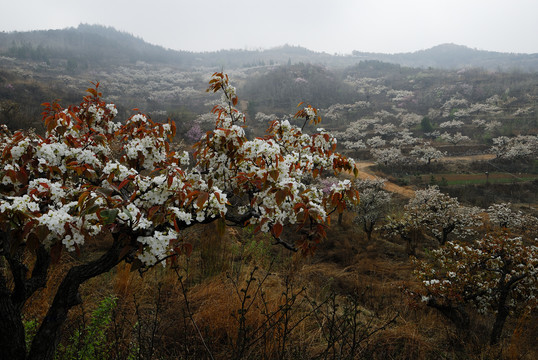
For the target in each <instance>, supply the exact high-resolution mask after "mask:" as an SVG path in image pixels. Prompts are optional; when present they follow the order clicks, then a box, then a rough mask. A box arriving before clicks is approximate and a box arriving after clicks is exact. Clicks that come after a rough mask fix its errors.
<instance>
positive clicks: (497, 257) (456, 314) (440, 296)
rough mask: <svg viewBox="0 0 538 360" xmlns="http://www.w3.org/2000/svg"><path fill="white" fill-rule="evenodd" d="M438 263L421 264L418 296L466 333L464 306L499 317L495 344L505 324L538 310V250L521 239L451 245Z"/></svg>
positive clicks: (437, 253)
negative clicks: (516, 317)
mask: <svg viewBox="0 0 538 360" xmlns="http://www.w3.org/2000/svg"><path fill="white" fill-rule="evenodd" d="M432 255H433V259H432V260H428V261H416V263H415V265H416V270H415V274H416V276H417V277H418V279H419V280H420V281H421V283H422V290H421V291H420V292H418V293H415V295H418V297H419V298H421V299H422V301H423V302H425V303H426V304H427V305H428V306H431V307H434V308H436V309H438V310H439V311H441V313H442V314H443V315H445V316H446V317H447V318H449V319H450V320H452V321H453V322H454V323H455V324H456V325H458V326H459V327H461V328H467V327H468V326H469V322H470V318H469V315H468V314H467V311H466V310H465V307H464V305H465V304H472V305H473V306H474V307H476V309H477V310H478V311H479V312H480V313H492V314H493V315H494V317H495V321H494V323H493V327H492V329H491V333H490V343H491V344H496V343H498V342H499V341H500V339H501V335H502V330H503V327H504V324H505V322H506V319H507V318H508V316H510V315H514V314H515V313H516V312H517V311H521V310H527V311H529V310H532V309H534V308H536V305H537V304H538V302H537V300H536V296H537V295H538V293H537V292H538V247H536V246H535V245H525V244H524V243H523V242H522V240H521V238H519V237H514V238H513V237H509V236H508V235H506V234H502V233H501V234H490V235H486V236H484V237H483V238H482V239H480V240H477V241H474V242H471V243H461V242H451V241H449V242H447V243H446V245H445V246H443V247H442V248H440V249H439V250H434V251H433V252H432Z"/></svg>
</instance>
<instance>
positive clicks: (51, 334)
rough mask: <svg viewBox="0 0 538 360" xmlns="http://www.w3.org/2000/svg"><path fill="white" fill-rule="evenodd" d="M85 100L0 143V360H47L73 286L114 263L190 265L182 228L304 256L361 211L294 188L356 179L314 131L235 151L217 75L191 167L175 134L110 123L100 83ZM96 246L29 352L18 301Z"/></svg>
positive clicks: (282, 129)
mask: <svg viewBox="0 0 538 360" xmlns="http://www.w3.org/2000/svg"><path fill="white" fill-rule="evenodd" d="M88 91H89V95H88V96H86V97H85V98H84V99H83V101H82V103H80V104H79V105H76V106H69V107H68V108H63V107H61V106H60V105H59V104H57V103H52V104H50V103H47V104H44V105H45V109H44V112H43V119H44V122H45V127H46V129H47V132H46V135H45V137H40V136H37V135H34V134H32V133H29V132H16V133H14V134H11V133H10V132H9V131H8V130H7V129H3V131H2V132H0V137H1V141H0V144H1V145H0V146H1V148H0V150H1V152H2V158H1V165H0V183H1V185H0V260H5V262H6V264H7V265H8V268H7V270H6V271H9V276H8V277H6V275H5V274H4V272H2V273H0V323H1V324H2V326H1V327H0V358H2V359H4V358H5V359H37V358H39V359H52V358H53V356H54V351H55V348H56V346H57V344H58V342H59V340H60V336H61V329H62V325H63V323H64V321H65V320H66V318H67V314H68V311H69V309H71V308H72V307H73V306H75V305H77V304H79V303H81V301H82V300H81V298H80V295H79V293H78V289H79V287H80V285H81V284H82V283H84V282H85V281H86V280H88V279H90V278H93V277H96V276H98V275H100V274H102V273H104V272H107V271H109V270H110V269H112V268H113V267H114V266H116V265H117V264H118V263H120V262H122V261H124V260H125V261H128V262H131V263H132V264H133V267H135V268H136V267H138V268H140V267H150V266H153V265H155V264H158V263H163V264H164V261H165V260H170V261H174V260H175V258H176V257H177V254H179V253H186V254H189V253H190V251H191V246H190V245H189V244H186V243H184V242H182V240H181V236H180V234H181V231H182V230H184V229H186V228H187V227H190V226H193V225H194V224H207V223H210V222H213V221H217V222H218V223H219V224H220V225H221V226H219V229H221V230H224V228H225V226H226V224H236V225H240V226H244V225H246V224H253V225H254V226H256V228H257V230H258V231H264V232H268V233H270V234H272V236H273V237H274V239H275V243H276V244H282V245H284V246H285V247H287V248H289V249H292V250H298V249H300V250H302V251H303V252H305V253H308V252H310V251H312V250H313V249H314V248H315V246H316V243H317V242H319V241H320V240H321V239H322V238H323V236H324V234H325V227H326V224H328V222H329V215H330V214H331V213H332V212H334V211H339V212H341V211H343V210H344V208H345V206H346V201H348V202H349V201H353V200H357V199H358V193H357V191H356V190H354V188H353V187H352V183H351V182H350V181H349V180H347V181H341V182H338V183H335V184H334V185H333V186H332V187H331V189H330V191H329V192H328V193H323V191H321V190H319V189H317V188H315V187H314V186H307V185H305V183H304V182H303V181H302V180H303V179H304V178H305V177H307V176H313V177H317V176H320V175H321V174H322V173H323V172H324V171H325V170H329V171H331V172H332V173H339V172H341V171H345V172H349V171H356V170H355V166H354V163H353V161H352V160H350V159H347V158H345V157H343V156H341V155H340V154H338V153H336V152H335V151H334V150H335V147H336V141H335V139H334V138H333V137H332V136H331V135H330V134H328V133H327V132H325V131H324V130H323V129H318V133H316V134H313V135H308V134H305V133H303V131H302V129H301V128H298V127H296V126H292V125H290V124H289V122H287V121H282V122H281V121H273V122H272V123H271V125H270V128H269V130H268V131H269V133H268V135H267V136H265V137H264V138H257V139H254V140H248V139H246V138H245V133H244V130H243V128H242V126H241V124H242V123H243V122H244V120H245V117H244V115H243V114H241V113H240V112H239V111H238V110H236V109H235V105H236V104H237V102H238V98H237V95H236V94H235V88H234V87H232V86H231V85H230V84H229V81H228V77H227V76H226V75H224V74H222V73H215V74H214V75H213V77H212V79H211V81H210V85H209V88H208V91H211V92H217V91H220V92H222V99H223V104H221V105H216V106H215V107H214V108H213V111H212V113H213V114H214V116H215V117H216V126H215V129H214V130H213V131H209V132H207V133H206V134H205V135H204V136H203V137H202V139H201V140H200V141H199V142H198V143H197V144H196V148H195V149H196V151H195V154H194V157H195V161H196V162H195V164H194V165H191V166H189V165H188V164H189V155H188V154H187V153H176V152H175V151H174V150H173V145H172V144H171V139H172V138H173V136H174V133H175V125H174V123H173V122H171V121H170V122H168V123H165V124H162V123H156V122H153V121H152V120H151V119H149V118H148V117H146V116H145V115H144V114H141V113H138V114H136V115H133V116H131V117H130V118H129V119H128V120H127V121H126V122H125V123H123V124H120V123H116V122H114V121H113V119H114V117H115V116H116V114H117V110H116V108H115V106H114V105H113V104H106V103H105V102H104V101H103V100H101V94H100V93H99V92H98V84H97V86H96V87H95V88H92V89H89V90H88ZM296 118H298V119H304V124H303V128H304V126H305V125H306V124H307V123H308V122H310V123H318V122H319V121H320V118H319V116H317V110H316V109H315V108H313V107H311V106H307V107H304V108H301V109H300V110H299V111H298V112H297V114H296ZM288 224H296V225H297V227H298V231H299V232H300V233H301V235H302V237H301V238H300V240H299V241H297V242H296V243H295V244H290V243H288V242H286V241H285V240H283V239H282V238H281V236H282V232H283V227H284V226H286V225H288ZM97 237H99V238H107V239H109V240H110V246H109V247H108V248H107V249H106V251H105V252H104V254H102V255H101V256H100V257H97V258H95V257H91V256H90V257H89V258H90V259H91V260H89V261H88V262H86V263H82V264H81V265H76V266H73V267H72V268H70V270H69V271H68V272H67V274H66V275H65V277H64V278H63V280H62V281H61V284H60V286H59V288H58V290H57V292H56V294H55V296H54V300H53V302H52V305H51V306H50V308H49V309H48V312H47V315H46V316H45V318H44V319H43V321H42V323H41V325H40V327H39V330H38V331H37V334H36V335H35V337H34V339H33V340H32V344H31V347H30V349H29V350H28V351H27V349H26V345H25V337H24V327H23V323H22V320H21V311H22V307H23V306H24V304H25V302H26V301H27V300H28V299H29V297H30V296H32V294H34V293H35V292H36V291H38V289H40V288H42V287H44V286H45V285H46V282H47V274H48V270H49V268H50V266H51V263H54V262H56V261H58V260H59V258H60V256H61V253H62V251H65V250H67V251H70V252H71V251H73V252H77V253H79V252H81V251H84V250H85V245H86V244H89V243H91V242H92V241H93V240H94V239H95V238H97ZM29 258H31V259H33V260H32V261H33V262H32V263H33V264H34V265H33V269H32V271H30V270H29V269H28V268H27V266H26V264H27V262H26V261H27V259H29ZM8 279H11V281H12V283H13V285H10V284H11V282H10V280H8Z"/></svg>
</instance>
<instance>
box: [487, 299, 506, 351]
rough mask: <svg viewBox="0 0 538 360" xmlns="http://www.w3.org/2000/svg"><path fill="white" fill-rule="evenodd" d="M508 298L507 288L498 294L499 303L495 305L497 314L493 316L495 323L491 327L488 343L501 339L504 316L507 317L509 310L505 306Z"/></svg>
mask: <svg viewBox="0 0 538 360" xmlns="http://www.w3.org/2000/svg"><path fill="white" fill-rule="evenodd" d="M507 299H508V290H503V291H501V294H500V296H499V305H498V306H497V316H496V317H495V323H494V324H493V328H492V329H491V336H490V339H489V343H490V345H496V344H498V343H499V341H500V340H501V335H502V332H503V327H504V323H505V322H506V318H508V315H509V310H508V307H507V306H506V301H507Z"/></svg>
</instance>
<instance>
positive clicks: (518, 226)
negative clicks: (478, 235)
mask: <svg viewBox="0 0 538 360" xmlns="http://www.w3.org/2000/svg"><path fill="white" fill-rule="evenodd" d="M486 211H487V214H488V216H489V221H490V222H491V223H492V224H493V225H495V226H497V227H499V228H501V229H508V230H509V231H512V232H514V231H518V232H520V233H519V234H522V233H524V232H525V231H530V232H531V236H532V235H533V234H532V232H534V231H536V229H538V218H536V217H534V216H532V215H528V214H524V213H523V212H522V211H520V210H518V211H515V210H512V204H511V203H500V204H493V205H491V206H490V207H488V208H487V210H486Z"/></svg>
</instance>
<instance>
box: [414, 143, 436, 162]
mask: <svg viewBox="0 0 538 360" xmlns="http://www.w3.org/2000/svg"><path fill="white" fill-rule="evenodd" d="M409 155H411V157H412V158H415V159H416V160H417V161H418V162H420V163H423V164H428V165H429V164H431V162H432V160H437V159H441V158H443V157H444V156H445V154H444V153H443V152H442V151H440V150H437V149H436V148H434V147H433V146H430V144H429V143H425V144H423V145H416V146H415V147H413V150H411V151H410V152H409Z"/></svg>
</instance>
